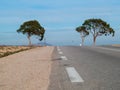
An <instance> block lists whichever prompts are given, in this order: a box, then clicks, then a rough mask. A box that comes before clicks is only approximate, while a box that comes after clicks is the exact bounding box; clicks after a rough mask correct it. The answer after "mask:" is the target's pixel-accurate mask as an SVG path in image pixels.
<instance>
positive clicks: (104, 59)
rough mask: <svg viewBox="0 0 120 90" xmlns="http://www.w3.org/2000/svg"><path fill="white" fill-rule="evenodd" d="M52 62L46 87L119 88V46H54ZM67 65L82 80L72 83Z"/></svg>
mask: <svg viewBox="0 0 120 90" xmlns="http://www.w3.org/2000/svg"><path fill="white" fill-rule="evenodd" d="M53 62H54V63H53V65H52V73H51V76H50V85H49V88H48V90H120V48H119V47H118V48H115V47H109V46H108V47H107V46H101V47H76V46H69V47H67V46H66V47H56V49H55V50H54V54H53ZM69 67H72V68H74V69H75V70H76V72H77V73H78V74H79V76H80V78H82V79H83V81H78V82H72V81H71V78H72V77H71V76H70V75H69V74H68V71H67V70H66V68H69ZM73 75H74V73H73ZM77 79H79V78H77Z"/></svg>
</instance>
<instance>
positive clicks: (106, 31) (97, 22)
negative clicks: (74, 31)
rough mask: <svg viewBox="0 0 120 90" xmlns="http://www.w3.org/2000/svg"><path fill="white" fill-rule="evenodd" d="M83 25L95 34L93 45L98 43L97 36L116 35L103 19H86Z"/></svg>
mask: <svg viewBox="0 0 120 90" xmlns="http://www.w3.org/2000/svg"><path fill="white" fill-rule="evenodd" d="M83 26H84V27H85V28H86V30H87V31H89V33H91V34H92V35H93V45H95V44H96V38H97V37H98V36H102V35H105V36H107V35H110V34H112V36H114V33H115V31H114V30H113V29H112V28H111V27H110V25H109V24H107V23H106V22H105V21H103V20H101V19H88V20H85V22H84V23H83Z"/></svg>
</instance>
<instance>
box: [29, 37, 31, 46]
mask: <svg viewBox="0 0 120 90" xmlns="http://www.w3.org/2000/svg"><path fill="white" fill-rule="evenodd" d="M28 41H29V46H31V40H30V36H28Z"/></svg>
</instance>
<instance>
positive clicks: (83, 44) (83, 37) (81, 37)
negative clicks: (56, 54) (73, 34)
mask: <svg viewBox="0 0 120 90" xmlns="http://www.w3.org/2000/svg"><path fill="white" fill-rule="evenodd" d="M81 39H82V46H83V45H84V37H81Z"/></svg>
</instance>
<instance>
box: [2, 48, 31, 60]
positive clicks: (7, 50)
mask: <svg viewBox="0 0 120 90" xmlns="http://www.w3.org/2000/svg"><path fill="white" fill-rule="evenodd" d="M31 48H33V47H29V46H0V58H1V57H4V56H8V55H10V54H14V53H17V52H20V51H24V50H28V49H31Z"/></svg>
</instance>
